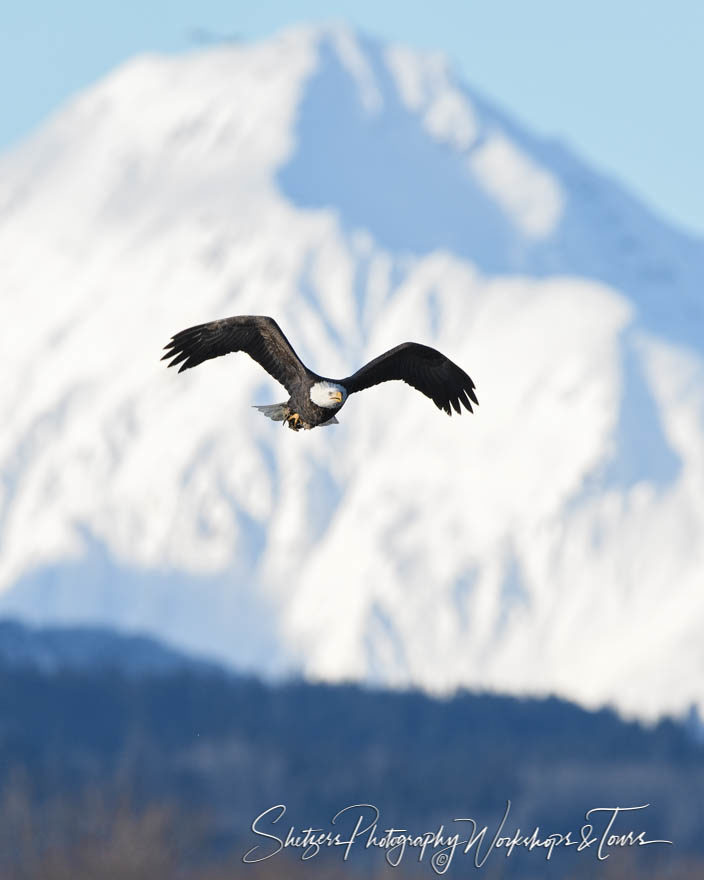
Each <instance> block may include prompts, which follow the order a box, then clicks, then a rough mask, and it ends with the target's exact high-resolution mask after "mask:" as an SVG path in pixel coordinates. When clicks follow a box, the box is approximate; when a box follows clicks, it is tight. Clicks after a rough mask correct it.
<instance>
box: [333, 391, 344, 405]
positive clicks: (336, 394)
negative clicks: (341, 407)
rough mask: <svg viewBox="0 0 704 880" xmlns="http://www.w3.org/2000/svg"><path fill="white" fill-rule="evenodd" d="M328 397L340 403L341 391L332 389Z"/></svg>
mask: <svg viewBox="0 0 704 880" xmlns="http://www.w3.org/2000/svg"><path fill="white" fill-rule="evenodd" d="M330 397H331V398H332V399H333V400H335V401H337V402H338V403H342V392H341V391H333V392H331V394H330Z"/></svg>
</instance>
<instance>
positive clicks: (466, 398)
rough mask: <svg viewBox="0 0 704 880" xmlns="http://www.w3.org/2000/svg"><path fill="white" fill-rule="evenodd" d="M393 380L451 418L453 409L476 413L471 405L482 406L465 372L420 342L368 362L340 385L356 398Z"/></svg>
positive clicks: (400, 346)
mask: <svg viewBox="0 0 704 880" xmlns="http://www.w3.org/2000/svg"><path fill="white" fill-rule="evenodd" d="M390 379H401V380H402V381H404V382H407V383H408V384H409V385H412V386H413V387H414V388H417V389H418V391H421V392H422V393H423V394H425V396H426V397H429V398H430V399H431V400H432V401H433V403H434V404H435V405H436V406H437V407H438V409H442V410H445V412H446V413H447V414H448V415H452V410H451V409H450V407H451V406H452V407H453V408H454V410H455V412H458V413H459V412H461V407H460V404H464V406H465V407H466V408H467V409H468V410H469V411H470V412H473V410H472V403H475V404H478V403H479V401H478V400H477V398H476V395H475V393H474V382H472V380H471V379H470V378H469V376H468V375H467V374H466V373H465V372H464V370H462V369H460V367H458V366H457V364H454V363H453V362H452V361H451V360H450V359H449V358H446V357H445V355H444V354H441V353H440V352H439V351H436V350H435V349H434V348H429V347H428V346H427V345H420V343H418V342H404V343H402V344H401V345H397V346H396V348H392V349H391V350H390V351H387V352H385V353H384V354H382V355H379V357H377V358H374V360H373V361H369V363H368V364H365V365H364V366H363V367H362V368H361V369H360V370H357V372H356V373H355V374H354V375H352V376H348V377H347V378H346V379H342V380H341V383H340V384H342V385H344V387H345V388H346V389H347V393H348V394H354V392H355V391H363V390H364V389H365V388H371V386H372V385H378V384H379V382H388V381H389V380H390ZM470 401H471V402H470Z"/></svg>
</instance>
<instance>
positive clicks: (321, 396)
mask: <svg viewBox="0 0 704 880" xmlns="http://www.w3.org/2000/svg"><path fill="white" fill-rule="evenodd" d="M310 399H311V400H312V401H313V403H314V404H315V405H316V406H322V407H324V408H325V409H335V408H338V407H341V406H342V404H343V403H344V402H345V400H346V399H347V392H346V391H345V389H344V388H343V387H342V385H338V384H337V382H325V381H323V382H316V383H315V385H313V386H312V387H311V389H310Z"/></svg>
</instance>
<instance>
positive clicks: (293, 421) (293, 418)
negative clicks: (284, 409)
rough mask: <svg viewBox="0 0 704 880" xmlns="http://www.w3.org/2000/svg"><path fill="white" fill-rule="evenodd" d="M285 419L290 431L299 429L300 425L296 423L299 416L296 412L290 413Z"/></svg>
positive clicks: (299, 418)
mask: <svg viewBox="0 0 704 880" xmlns="http://www.w3.org/2000/svg"><path fill="white" fill-rule="evenodd" d="M286 421H287V422H288V426H289V428H291V430H292V431H298V430H299V427H300V425H299V424H298V423H299V422H300V421H301V417H300V415H299V414H298V413H291V415H290V416H289V417H288V418H287V419H286Z"/></svg>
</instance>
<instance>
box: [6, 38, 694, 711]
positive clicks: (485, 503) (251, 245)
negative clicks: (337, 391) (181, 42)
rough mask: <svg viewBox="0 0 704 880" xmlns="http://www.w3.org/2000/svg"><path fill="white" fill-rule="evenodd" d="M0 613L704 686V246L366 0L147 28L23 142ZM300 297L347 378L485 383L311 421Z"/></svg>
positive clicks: (485, 679)
mask: <svg viewBox="0 0 704 880" xmlns="http://www.w3.org/2000/svg"><path fill="white" fill-rule="evenodd" d="M0 277H1V278H2V288H3V305H4V309H3V311H4V317H5V320H4V321H3V322H2V324H1V325H0V334H1V336H2V338H1V340H0V370H2V375H3V376H4V381H3V382H2V384H1V385H0V418H1V419H2V424H3V425H4V430H3V431H2V433H0V469H1V475H2V482H1V483H0V590H1V591H2V592H1V594H0V611H2V612H12V613H16V614H20V615H22V616H23V617H25V618H27V619H29V620H32V621H35V622H49V621H71V622H98V623H107V624H111V625H115V626H119V627H126V628H136V629H141V630H146V631H152V632H154V633H156V634H160V635H162V636H164V637H167V638H168V639H169V640H171V641H172V642H175V643H176V644H178V645H180V646H183V647H184V648H190V649H195V650H198V651H199V652H207V653H209V654H211V655H213V656H215V657H218V658H222V659H226V660H228V661H230V662H232V663H233V664H235V665H236V666H238V667H241V668H252V669H255V670H259V671H264V672H267V673H276V672H281V671H285V670H289V669H303V670H304V671H305V672H306V674H308V675H309V676H311V677H322V678H330V679H343V678H348V677H355V678H361V679H366V680H371V681H376V682H386V683H393V684H405V683H408V682H412V683H416V684H420V685H422V686H424V687H427V688H429V689H431V690H446V689H451V688H453V687H455V686H457V685H471V686H479V687H491V688H500V689H503V690H509V691H515V692H531V693H542V692H548V691H554V692H557V693H559V694H561V695H564V696H568V697H571V698H574V699H578V700H580V701H582V702H583V703H584V704H586V705H589V706H593V705H598V704H601V703H603V702H606V701H608V702H612V703H614V704H616V705H618V706H619V707H620V708H621V709H622V710H624V711H626V712H632V713H637V714H640V715H643V716H654V715H656V714H659V713H662V712H666V711H676V712H680V711H682V710H684V709H685V707H686V706H687V705H688V704H690V703H691V702H697V703H699V704H700V705H702V706H704V684H702V681H703V679H702V676H701V674H698V673H701V670H702V668H703V667H704V640H703V639H702V638H701V635H700V629H701V625H702V622H703V621H704V590H703V587H704V309H703V300H702V292H703V291H702V284H703V279H704V245H702V243H701V242H698V241H694V240H691V239H688V238H686V237H684V236H682V235H681V234H679V233H678V232H676V231H675V230H673V229H671V228H669V227H667V226H666V225H665V224H663V223H661V222H660V221H659V220H658V219H657V218H655V217H653V216H652V215H651V214H650V213H649V212H648V211H647V210H646V209H645V208H644V207H643V206H642V205H640V204H639V203H637V202H636V201H634V200H633V199H632V198H631V197H630V196H629V195H628V194H627V193H625V192H624V191H622V190H621V189H620V188H619V187H618V186H617V185H616V184H614V182H612V181H610V180H606V179H604V178H603V177H601V176H600V175H598V174H597V173H595V172H594V171H592V170H590V169H589V168H587V167H585V166H584V165H583V164H581V163H580V161H579V160H578V159H576V158H575V157H574V156H572V155H571V154H570V153H569V152H568V151H567V150H565V149H564V148H563V147H561V146H560V145H558V144H554V143H546V142H543V141H539V140H538V139H536V138H534V137H533V136H531V135H530V134H529V133H527V132H526V131H524V130H523V129H522V128H520V127H519V126H518V125H516V123H514V122H513V121H511V120H510V119H508V118H506V117H505V116H504V115H503V114H502V113H501V112H499V111H498V110H496V109H495V108H493V107H491V106H489V105H488V104H487V103H486V102H485V101H483V100H482V99H481V98H480V97H478V96H475V95H474V94H473V93H472V92H471V91H470V90H469V89H467V88H466V87H465V86H464V85H463V84H462V83H460V82H458V81H457V79H456V78H455V77H454V75H453V73H452V71H451V70H450V69H449V68H448V67H447V65H446V63H445V62H444V60H443V59H442V58H441V57H439V56H434V55H422V54H416V53H414V52H411V51H409V50H407V49H404V48H403V47H387V46H381V45H378V44H376V43H374V42H372V41H369V40H367V39H363V38H360V37H358V36H357V35H356V34H354V33H353V32H349V31H347V30H345V29H342V28H335V29H331V28H303V29H297V30H292V31H287V32H285V33H283V34H281V35H279V36H277V37H274V38H272V39H271V40H269V41H267V42H264V43H262V44H259V45H254V46H245V47H227V48H226V49H216V50H208V51H206V52H197V53H192V54H189V55H186V56H181V57H176V58H163V57H142V58H138V59H135V60H134V61H132V62H130V63H129V64H127V65H125V66H124V67H122V68H120V69H118V70H117V71H116V72H115V73H114V74H112V75H111V76H110V77H108V78H107V79H106V80H104V81H103V82H101V83H98V84H97V85H96V86H95V87H94V88H92V89H91V90H89V91H88V92H86V93H85V94H83V95H81V96H79V97H78V98H77V99H76V100H75V101H74V102H73V103H72V104H71V105H70V106H68V107H66V108H64V109H63V110H62V111H61V112H60V113H59V114H58V115H57V116H56V117H55V118H54V119H52V120H51V121H50V122H49V123H47V125H46V126H45V127H44V128H43V129H42V130H41V131H39V132H38V133H37V134H36V135H35V136H34V137H33V138H32V139H31V140H29V141H27V142H26V143H25V144H23V145H22V146H21V147H20V148H19V149H17V150H16V151H14V152H13V153H11V154H9V155H7V156H5V157H4V158H3V159H2V160H0ZM248 312H251V313H264V314H270V315H273V316H275V317H276V318H277V320H278V321H279V322H280V323H281V325H282V326H283V327H284V329H285V331H286V333H287V335H288V336H289V338H290V339H291V341H292V342H293V344H294V346H295V347H296V348H297V350H298V352H299V354H300V355H301V356H302V358H303V359H304V361H306V362H307V363H308V364H309V366H311V367H312V368H313V369H315V370H318V371H319V372H323V373H326V374H328V375H340V376H342V375H346V374H348V373H349V372H351V371H353V370H354V369H356V367H357V366H359V365H360V364H361V363H362V362H363V361H364V360H365V359H368V358H370V357H373V356H375V355H376V354H378V353H380V352H381V351H382V350H384V348H386V347H390V346H392V345H394V344H396V343H397V342H400V341H403V340H405V339H415V340H417V341H421V342H425V343H428V344H432V345H435V346H437V347H438V348H441V349H442V350H443V351H445V352H446V353H447V354H448V355H449V356H451V357H452V358H453V359H455V360H457V361H458V362H459V363H460V364H462V366H464V367H465V368H466V369H467V371H468V372H469V373H470V375H472V377H473V378H474V380H475V382H476V384H477V388H478V393H479V398H480V401H481V407H480V409H479V411H478V412H477V414H476V415H474V416H466V417H463V418H462V419H458V418H453V419H452V420H449V419H447V418H446V417H445V416H444V415H442V414H441V413H439V412H438V411H437V410H436V409H435V408H434V407H433V405H432V404H431V403H430V402H429V401H427V400H426V399H424V398H423V397H421V396H420V395H418V394H417V393H415V392H413V391H412V390H411V389H408V388H406V387H405V386H396V387H394V386H393V385H385V386H380V387H378V388H376V389H373V390H370V391H368V392H366V393H365V394H363V395H360V396H359V397H357V398H353V399H352V400H351V401H350V402H349V403H348V404H347V406H346V407H345V409H344V410H343V412H342V413H341V415H340V422H341V424H340V426H339V427H336V428H333V429H330V430H326V431H313V432H311V433H310V434H307V433H306V434H297V435H294V434H292V433H290V432H288V431H283V430H281V428H280V427H279V426H278V425H276V424H274V423H272V422H270V421H268V420H265V419H264V418H262V417H261V415H260V414H258V413H257V412H256V411H255V410H253V409H251V408H250V406H251V404H253V403H270V402H276V401H279V400H282V399H284V398H285V392H283V391H282V389H281V388H280V387H279V386H277V385H276V383H274V382H273V381H272V380H270V379H269V378H268V376H266V374H264V373H263V372H262V371H261V369H259V368H258V367H257V366H256V365H255V364H253V363H252V362H251V361H249V359H247V358H245V357H240V358H239V359H238V358H235V357H232V358H227V359H221V360H218V361H213V362H210V363H208V364H206V365H204V366H202V367H200V368H199V369H197V370H194V371H192V372H190V373H186V374H183V375H181V376H177V375H175V371H171V372H166V370H165V369H164V365H163V364H161V363H160V362H159V360H158V358H159V354H160V349H161V347H162V346H163V345H164V343H165V342H166V341H167V340H168V338H169V337H170V336H171V334H172V333H173V332H175V331H176V330H179V329H182V328H183V327H186V326H189V325H190V324H193V323H197V322H200V321H203V320H208V319H210V318H214V317H222V316H226V315H229V314H238V313H248Z"/></svg>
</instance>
